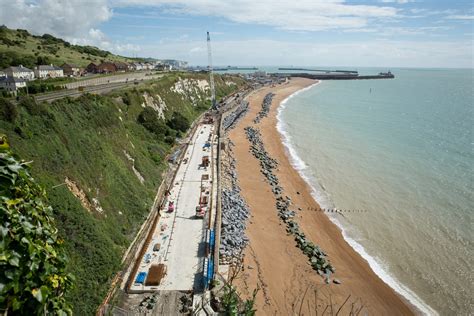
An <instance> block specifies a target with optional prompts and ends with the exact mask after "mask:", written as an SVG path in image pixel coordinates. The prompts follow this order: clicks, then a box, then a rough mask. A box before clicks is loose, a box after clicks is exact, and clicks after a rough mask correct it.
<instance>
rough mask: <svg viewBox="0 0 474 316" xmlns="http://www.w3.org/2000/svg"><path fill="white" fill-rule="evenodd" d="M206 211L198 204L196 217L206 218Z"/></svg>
mask: <svg viewBox="0 0 474 316" xmlns="http://www.w3.org/2000/svg"><path fill="white" fill-rule="evenodd" d="M205 214H206V211H205V210H204V208H203V207H202V206H201V205H198V206H196V217H197V218H204V215H205Z"/></svg>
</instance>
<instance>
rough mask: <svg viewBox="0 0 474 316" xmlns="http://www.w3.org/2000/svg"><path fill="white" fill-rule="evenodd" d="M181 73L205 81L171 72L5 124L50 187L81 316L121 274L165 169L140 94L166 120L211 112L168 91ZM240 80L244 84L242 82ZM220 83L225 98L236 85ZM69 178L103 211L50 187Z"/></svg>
mask: <svg viewBox="0 0 474 316" xmlns="http://www.w3.org/2000/svg"><path fill="white" fill-rule="evenodd" d="M178 76H180V77H181V78H185V77H187V78H190V77H193V78H200V79H205V78H206V77H205V76H204V75H197V74H196V75H185V74H170V75H167V76H165V77H164V78H162V79H160V80H156V81H153V82H152V83H150V84H147V85H144V86H139V87H137V88H132V89H128V90H125V91H120V92H116V93H114V94H113V95H110V96H103V97H100V96H97V97H95V96H84V97H81V98H80V99H77V100H67V99H64V100H60V101H57V102H55V103H53V104H51V105H48V106H47V105H44V104H43V106H45V107H46V109H45V110H44V111H43V112H42V113H41V114H36V115H32V114H30V113H29V112H28V111H27V110H26V109H25V108H22V107H19V112H20V117H19V118H18V119H17V121H16V122H15V123H14V124H12V123H8V122H4V121H1V120H0V134H1V133H5V134H7V135H8V137H9V140H10V143H11V146H12V149H13V150H15V152H17V153H18V154H19V155H21V157H23V158H24V159H26V160H32V161H33V163H32V169H33V175H34V176H35V178H36V179H37V180H38V181H39V182H40V183H41V184H42V185H43V186H44V187H45V188H46V189H47V194H48V196H49V199H50V203H51V204H52V206H53V207H54V210H55V216H56V219H57V223H58V226H59V228H60V234H61V236H62V237H63V238H64V239H65V243H66V248H67V252H68V256H69V258H70V262H69V264H68V269H69V270H70V271H71V272H72V273H73V274H74V275H75V276H76V278H77V280H76V287H75V289H74V291H73V292H72V293H70V294H69V297H68V299H69V300H70V301H71V302H72V304H73V307H74V312H75V314H76V315H91V314H93V313H94V311H95V309H96V308H97V306H98V304H99V303H100V302H101V300H102V298H103V297H104V295H105V293H106V291H107V289H108V284H109V282H110V279H111V277H112V276H113V275H114V274H115V273H116V272H117V271H118V270H119V269H120V258H121V255H122V254H123V252H124V250H125V249H126V248H127V247H128V245H129V243H130V241H131V240H132V239H133V237H134V234H135V233H136V231H137V230H138V228H139V226H140V225H141V223H142V222H143V220H144V219H145V217H146V215H147V213H148V210H149V207H150V206H151V204H152V202H153V198H154V194H155V191H156V189H157V187H158V186H159V184H160V181H161V172H162V171H163V170H164V168H165V167H166V162H165V161H164V157H165V155H166V154H167V153H168V152H169V151H170V146H169V145H168V144H166V143H165V142H163V141H161V140H158V139H157V137H156V136H155V135H154V134H151V133H150V132H149V131H147V130H146V129H145V128H144V127H143V126H141V125H140V124H138V123H137V120H136V119H137V116H138V114H139V113H140V112H141V111H142V109H143V108H142V107H141V103H142V102H143V99H142V97H141V95H142V94H143V92H144V91H147V92H149V93H151V94H159V95H160V96H161V98H162V99H163V100H164V101H165V102H166V104H167V111H166V113H165V115H166V116H168V117H169V116H170V115H171V113H172V112H173V111H180V112H181V113H182V114H184V115H185V116H186V117H188V118H189V119H193V118H195V117H196V116H197V115H199V113H200V112H202V111H203V110H204V109H205V108H206V103H208V101H204V99H203V101H201V102H200V103H199V104H198V105H197V106H192V105H191V103H190V101H189V99H188V98H187V97H184V98H183V97H182V96H181V95H178V94H176V93H173V92H171V90H170V87H171V86H172V85H174V83H175V82H176V81H177V77H178ZM235 81H236V82H238V83H239V85H240V84H242V81H241V80H240V79H238V78H236V79H235ZM216 85H217V88H218V89H217V91H218V95H221V96H222V95H224V94H227V93H230V92H232V91H233V90H234V89H235V88H236V87H235V86H234V87H229V86H227V85H225V84H224V83H223V81H222V79H221V78H220V77H219V76H217V78H216ZM123 99H127V100H129V101H128V102H127V103H129V105H126V104H125V103H123V102H122V100H123ZM119 109H120V111H121V112H120V111H119ZM119 116H121V117H122V119H123V121H121V120H120V119H119ZM15 130H16V131H15ZM20 130H21V132H20ZM131 144H133V146H134V147H133V146H132V145H131ZM124 150H126V151H127V152H128V153H129V154H130V155H131V156H132V157H133V158H134V159H135V167H136V168H137V169H138V170H139V172H140V173H141V174H142V175H143V176H144V178H145V183H144V184H141V183H140V182H139V180H138V179H137V177H136V176H135V175H134V173H133V172H132V169H131V162H130V161H128V160H127V158H126V157H125V154H124V153H123V151H124ZM65 177H68V178H69V179H71V180H73V181H74V182H75V183H77V185H78V186H79V187H80V188H81V189H82V190H83V191H84V192H85V194H86V195H87V197H88V199H89V200H92V198H98V200H99V201H100V204H101V206H102V207H103V209H104V212H103V213H102V214H99V213H97V212H92V213H89V212H88V211H87V210H86V209H84V208H83V207H82V206H81V204H80V202H79V200H78V199H77V198H76V197H74V195H73V194H71V193H70V191H69V190H68V188H67V187H66V186H65V185H60V186H58V187H55V188H54V187H53V186H55V185H58V184H61V183H63V182H64V179H65Z"/></svg>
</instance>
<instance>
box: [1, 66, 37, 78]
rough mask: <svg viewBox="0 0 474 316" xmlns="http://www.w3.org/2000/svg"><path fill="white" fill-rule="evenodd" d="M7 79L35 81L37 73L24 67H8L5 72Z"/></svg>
mask: <svg viewBox="0 0 474 316" xmlns="http://www.w3.org/2000/svg"><path fill="white" fill-rule="evenodd" d="M3 72H5V74H6V75H7V77H12V78H18V79H25V80H33V79H34V78H35V73H34V72H33V70H31V69H29V68H26V67H23V66H22V65H20V66H18V67H13V66H12V67H8V68H5V69H4V70H3Z"/></svg>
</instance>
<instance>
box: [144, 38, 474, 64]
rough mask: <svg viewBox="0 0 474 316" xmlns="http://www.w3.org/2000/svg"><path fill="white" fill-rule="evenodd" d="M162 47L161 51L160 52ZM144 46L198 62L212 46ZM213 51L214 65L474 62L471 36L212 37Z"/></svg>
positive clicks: (149, 51)
mask: <svg viewBox="0 0 474 316" xmlns="http://www.w3.org/2000/svg"><path fill="white" fill-rule="evenodd" d="M158 50H159V52H160V53H159V54H160V56H156V51H158ZM142 52H144V53H145V55H146V56H155V57H160V58H175V59H180V60H187V61H189V62H190V63H191V64H194V65H206V64H207V49H206V45H205V43H203V42H202V41H189V42H176V41H169V42H163V43H161V44H160V45H159V46H156V45H148V46H147V45H144V46H142ZM348 52H350V53H348ZM212 56H213V62H214V64H215V65H247V66H252V65H301V66H318V65H326V66H327V65H333V66H352V67H371V66H374V67H380V66H383V67H397V66H399V67H440V66H443V67H472V48H471V44H470V43H469V42H466V41H453V42H438V41H415V40H413V41H394V40H372V41H367V42H360V41H351V42H346V43H334V42H332V41H319V42H293V41H283V40H281V41H280V40H235V41H230V40H224V41H214V42H213V46H212Z"/></svg>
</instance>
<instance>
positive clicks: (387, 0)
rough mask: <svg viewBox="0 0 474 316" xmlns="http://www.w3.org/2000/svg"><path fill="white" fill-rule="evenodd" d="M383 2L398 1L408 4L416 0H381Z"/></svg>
mask: <svg viewBox="0 0 474 316" xmlns="http://www.w3.org/2000/svg"><path fill="white" fill-rule="evenodd" d="M380 2H382V3H398V4H406V3H410V2H415V0H381V1H380Z"/></svg>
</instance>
